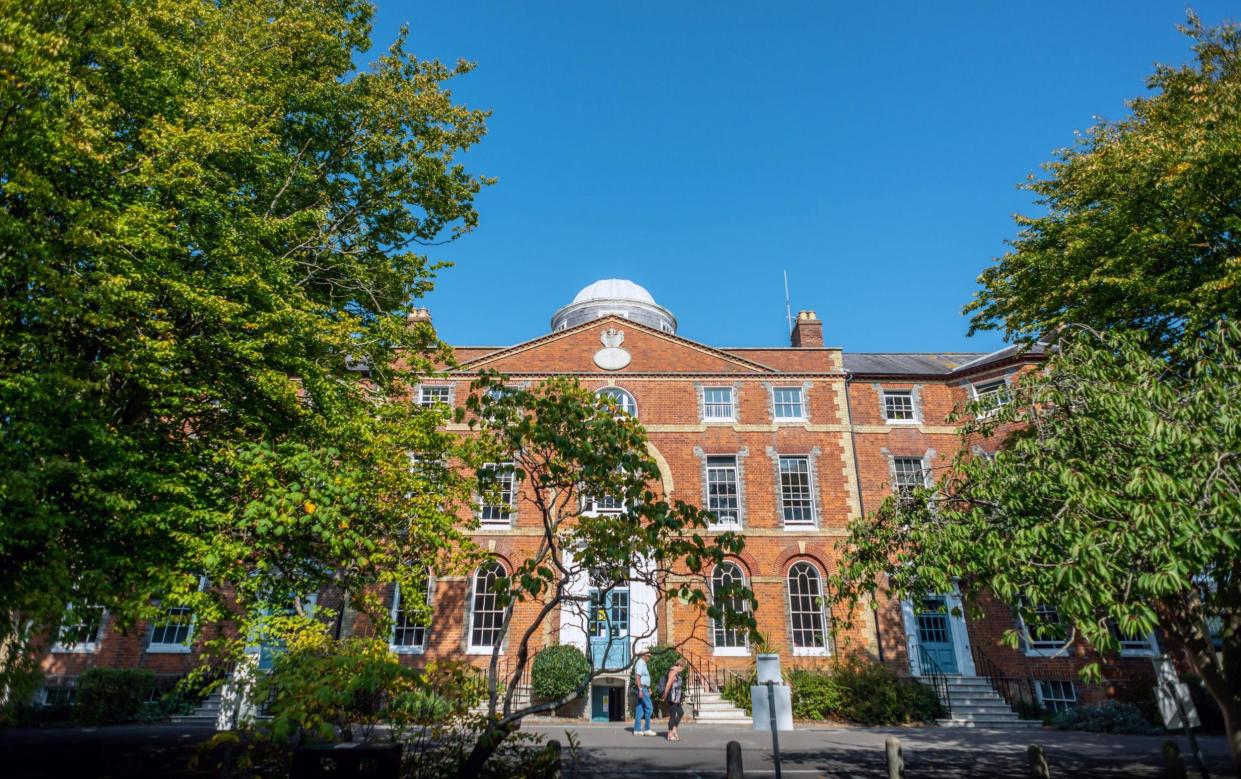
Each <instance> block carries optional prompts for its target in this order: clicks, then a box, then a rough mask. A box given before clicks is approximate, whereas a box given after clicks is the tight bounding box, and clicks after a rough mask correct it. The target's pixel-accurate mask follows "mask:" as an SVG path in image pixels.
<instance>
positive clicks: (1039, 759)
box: [1026, 744, 1051, 779]
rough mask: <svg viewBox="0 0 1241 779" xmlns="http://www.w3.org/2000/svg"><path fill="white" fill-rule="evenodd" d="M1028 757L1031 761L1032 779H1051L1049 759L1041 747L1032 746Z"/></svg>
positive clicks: (1027, 752) (1028, 751) (1027, 753)
mask: <svg viewBox="0 0 1241 779" xmlns="http://www.w3.org/2000/svg"><path fill="white" fill-rule="evenodd" d="M1026 757H1027V758H1028V759H1029V761H1030V779H1051V769H1050V768H1048V767H1047V757H1046V756H1045V755H1044V754H1043V748H1042V747H1041V746H1039V745H1038V744H1031V745H1030V748H1029V749H1027V750H1026Z"/></svg>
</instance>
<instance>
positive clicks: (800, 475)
mask: <svg viewBox="0 0 1241 779" xmlns="http://www.w3.org/2000/svg"><path fill="white" fill-rule="evenodd" d="M780 512H781V514H782V515H783V517H784V521H785V522H786V523H793V524H796V523H812V522H814V497H813V494H812V492H811V489H810V458H808V457H781V458H780Z"/></svg>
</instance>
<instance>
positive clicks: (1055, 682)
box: [1034, 679, 1077, 714]
mask: <svg viewBox="0 0 1241 779" xmlns="http://www.w3.org/2000/svg"><path fill="white" fill-rule="evenodd" d="M1066 684H1067V685H1068V692H1069V694H1071V695H1072V696H1073V697H1071V698H1069V697H1065V695H1064V692H1065V688H1064V685H1066ZM1044 685H1047V686H1046V687H1044ZM1049 692H1050V693H1053V694H1051V695H1049V694H1048V693H1049ZM1034 693H1035V695H1037V696H1038V702H1039V705H1040V706H1042V707H1043V708H1044V709H1047V710H1048V711H1051V712H1054V713H1056V714H1059V713H1061V712H1064V711H1068V710H1069V709H1072V708H1076V707H1077V685H1076V684H1074V683H1073V680H1071V679H1035V680H1034Z"/></svg>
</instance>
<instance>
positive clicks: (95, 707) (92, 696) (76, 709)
mask: <svg viewBox="0 0 1241 779" xmlns="http://www.w3.org/2000/svg"><path fill="white" fill-rule="evenodd" d="M154 684H155V674H153V673H151V672H150V671H145V670H137V669H122V668H92V669H90V670H89V671H86V672H85V673H83V674H82V675H81V676H79V677H78V682H77V698H76V700H75V701H74V705H73V719H74V720H75V721H76V722H78V723H80V724H83V725H115V724H118V723H121V722H133V721H134V720H136V719H137V718H138V713H139V712H140V711H141V710H142V704H143V703H144V702H145V701H146V699H147V694H148V693H149V692H150V691H151V688H152V686H154Z"/></svg>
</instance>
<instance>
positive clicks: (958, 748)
mask: <svg viewBox="0 0 1241 779" xmlns="http://www.w3.org/2000/svg"><path fill="white" fill-rule="evenodd" d="M566 729H569V730H572V731H574V732H575V733H576V734H577V737H578V739H579V740H580V742H581V745H582V746H581V750H580V755H579V763H578V765H579V768H580V769H581V770H580V771H579V772H578V776H579V777H581V778H582V779H588V778H590V779H620V777H651V778H654V777H667V778H668V779H692V778H693V777H703V779H707V778H708V777H710V778H711V779H715V777H722V776H723V775H724V748H725V745H726V744H727V743H728V742H729V741H734V740H735V741H739V742H741V745H742V749H743V757H744V763H745V769H746V770H745V775H746V777H747V779H759V778H761V779H770V777H772V776H774V773H775V772H774V765H773V763H772V759H771V735H770V734H769V733H759V732H755V731H753V730H749V729H746V728H739V727H731V726H725V725H692V724H691V725H683V726H682V728H681V734H682V738H683V740H682V741H680V742H668V741H665V740H664V739H663V738H662V737H660V738H643V737H638V736H634V735H633V734H632V733H630V732H629V730H628V729H627V728H626V727H624V726H621V725H619V724H616V725H594V724H591V723H578V722H573V723H564V724H554V725H553V724H547V723H538V724H534V723H531V724H529V725H527V727H526V730H529V731H533V732H537V733H541V734H543V735H545V736H546V737H547V738H557V739H560V741H561V743H562V744H566V743H567V740H566V739H565V730H566ZM659 731H660V733H661V734H662V732H663V728H662V727H661V728H659ZM211 734H212V731H211V729H210V728H202V727H194V726H188V725H174V724H161V725H122V726H113V727H100V728H75V727H64V728H40V729H23V730H10V731H7V732H0V776H2V777H5V779H9V777H14V778H16V777H23V778H31V779H33V778H35V777H38V778H40V779H42V778H43V777H49V778H50V777H55V778H57V779H59V777H74V778H75V779H82V778H83V777H98V776H107V777H147V776H159V777H165V778H166V779H199V778H200V777H202V778H203V779H210V777H211V776H212V774H211V772H209V771H202V770H198V771H195V770H191V769H189V768H188V766H187V762H188V759H189V756H190V755H191V754H193V752H194V750H195V747H196V745H197V744H198V743H200V742H202V741H204V740H206V739H207V738H210V736H211ZM891 735H895V736H896V737H898V738H899V739H900V740H901V743H902V745H903V746H904V751H905V766H906V776H907V777H908V779H921V778H922V777H926V778H928V779H929V778H932V777H933V778H934V779H947V778H948V777H954V779H955V777H1020V778H1021V779H1025V777H1027V776H1028V772H1027V769H1026V765H1025V750H1026V747H1027V746H1029V745H1030V744H1031V743H1038V744H1041V745H1042V746H1043V748H1044V749H1045V750H1046V751H1047V759H1048V762H1049V763H1050V764H1051V775H1052V777H1053V779H1060V777H1070V776H1073V777H1076V776H1083V777H1086V776H1088V777H1130V776H1133V777H1159V776H1162V775H1163V773H1162V768H1161V766H1162V763H1161V760H1160V756H1159V748H1160V745H1161V744H1162V743H1163V737H1161V736H1112V735H1103V734H1094V733H1071V732H1064V731H1054V730H1042V731H1039V730H1021V731H1008V732H1003V731H980V730H966V729H952V728H826V727H809V726H807V727H801V728H799V729H798V730H796V731H794V732H792V733H782V734H781V735H780V749H781V754H782V757H783V761H782V766H783V773H784V776H786V777H788V779H811V778H812V777H831V779H845V778H846V777H867V779H870V778H871V777H874V778H875V779H882V777H886V772H885V768H884V766H885V763H884V748H883V741H884V739H885V738H887V737H888V736H891ZM1202 743H1203V745H1204V747H1205V748H1206V751H1207V757H1208V761H1209V762H1210V764H1211V769H1212V776H1213V777H1214V778H1215V779H1220V777H1227V776H1229V775H1230V774H1229V773H1228V771H1229V763H1228V750H1227V746H1226V745H1225V743H1224V739H1223V738H1222V737H1219V736H1207V737H1204V738H1203V739H1202ZM1181 750H1182V752H1186V751H1187V749H1186V747H1185V744H1184V742H1183V741H1182V742H1181ZM569 762H570V761H569V756H568V754H566V755H565V769H566V771H565V776H566V778H567V777H568V776H569V775H570V774H569V773H568V769H569V767H570V766H569ZM1190 776H1191V777H1194V778H1195V779H1196V777H1197V774H1196V772H1195V771H1194V769H1193V767H1192V765H1191V768H1190Z"/></svg>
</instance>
